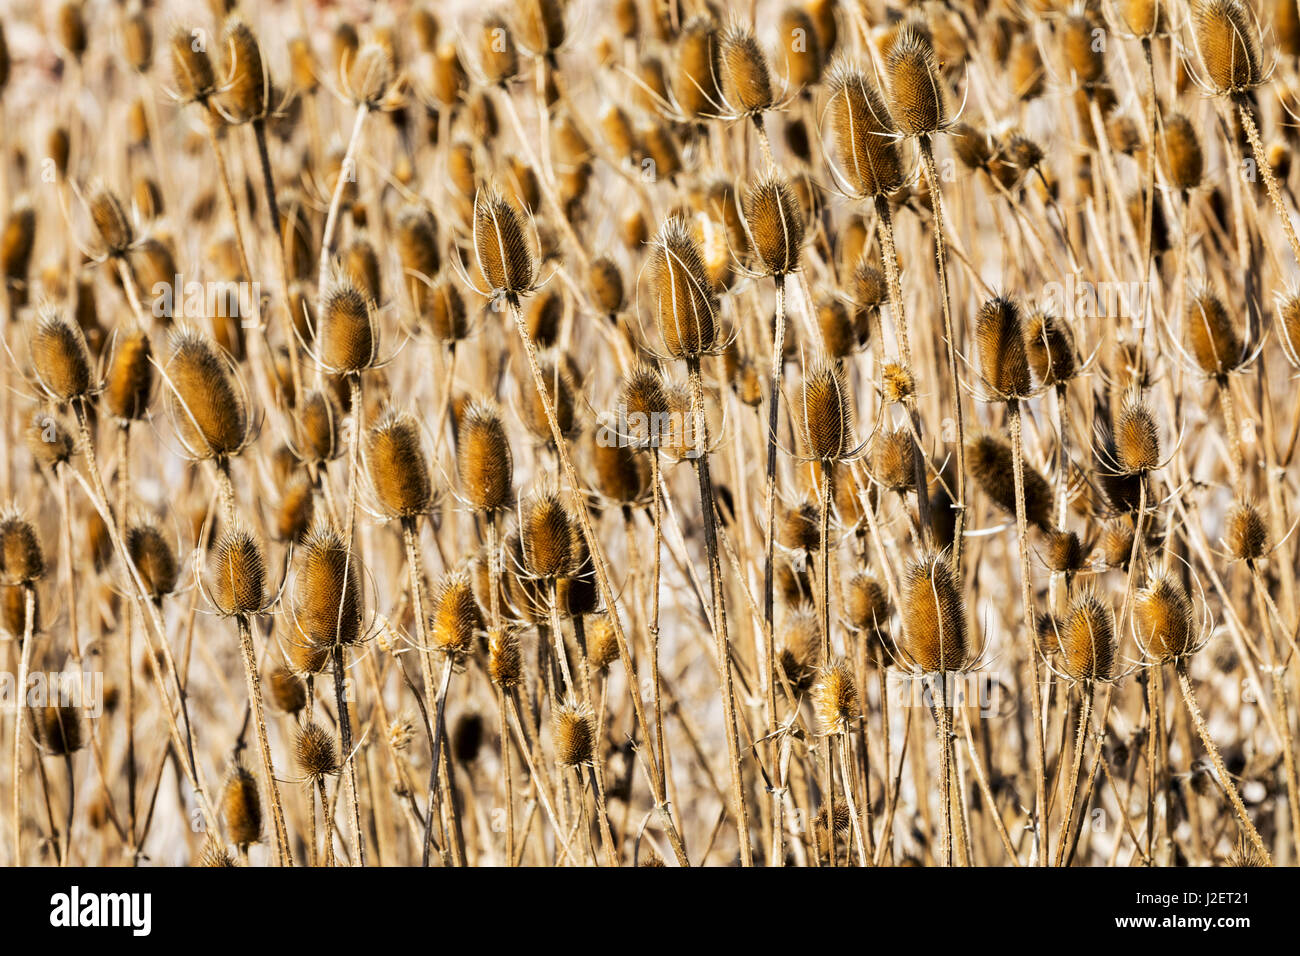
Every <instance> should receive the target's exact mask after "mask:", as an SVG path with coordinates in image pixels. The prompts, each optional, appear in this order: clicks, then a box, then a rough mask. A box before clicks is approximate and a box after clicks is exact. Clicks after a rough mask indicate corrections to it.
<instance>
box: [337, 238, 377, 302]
mask: <svg viewBox="0 0 1300 956" xmlns="http://www.w3.org/2000/svg"><path fill="white" fill-rule="evenodd" d="M341 262H342V271H343V272H344V273H345V274H346V275H347V277H348V279H350V280H351V281H352V283H353V284H354V285H356V287H357V288H358V289H360V290H361V293H362V294H363V295H364V296H365V297H366V298H367V299H368V300H369V301H370V302H371V303H378V302H381V301H383V286H382V283H381V279H380V272H379V253H378V252H376V251H375V246H374V244H373V243H372V242H371V241H370V240H369V239H368V238H367V237H366V235H365V233H358V234H357V235H356V237H355V238H354V239H353V240H352V241H351V242H349V243H348V244H347V246H346V247H345V248H344V249H343V255H342V259H341Z"/></svg>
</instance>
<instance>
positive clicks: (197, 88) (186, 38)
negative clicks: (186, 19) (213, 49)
mask: <svg viewBox="0 0 1300 956" xmlns="http://www.w3.org/2000/svg"><path fill="white" fill-rule="evenodd" d="M202 37H203V31H201V30H199V29H197V28H193V29H188V30H187V29H186V28H184V27H182V26H179V25H178V26H177V27H176V29H174V30H173V31H172V35H171V51H172V84H173V85H174V86H175V87H176V92H177V94H178V95H179V96H180V98H181V102H183V103H192V102H196V101H197V102H206V101H207V99H208V97H210V96H211V95H212V94H213V93H214V92H215V91H216V88H217V75H216V72H215V71H214V70H213V68H212V60H211V58H210V57H209V56H208V52H207V50H206V49H205V47H204V45H203V40H202Z"/></svg>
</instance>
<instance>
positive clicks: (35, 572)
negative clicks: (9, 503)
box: [0, 509, 45, 584]
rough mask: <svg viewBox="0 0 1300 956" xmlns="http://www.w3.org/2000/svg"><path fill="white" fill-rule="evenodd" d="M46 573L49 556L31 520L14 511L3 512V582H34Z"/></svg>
mask: <svg viewBox="0 0 1300 956" xmlns="http://www.w3.org/2000/svg"><path fill="white" fill-rule="evenodd" d="M44 574H45V555H44V553H43V552H42V551H41V542H40V539H39V538H38V537H37V536H36V529H35V528H34V527H33V526H32V524H31V522H30V521H28V520H27V519H26V518H24V517H23V516H22V515H21V514H19V513H18V512H17V511H14V510H12V509H11V510H8V511H6V512H4V514H3V515H0V581H3V582H4V583H5V584H31V583H32V582H34V581H36V580H37V579H38V578H40V577H41V576H42V575H44Z"/></svg>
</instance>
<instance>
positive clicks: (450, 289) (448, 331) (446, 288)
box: [421, 276, 470, 345]
mask: <svg viewBox="0 0 1300 956" xmlns="http://www.w3.org/2000/svg"><path fill="white" fill-rule="evenodd" d="M421 297H422V299H423V301H424V302H425V303H426V304H427V306H428V308H427V310H426V311H425V314H424V319H425V322H426V323H427V325H428V327H429V331H430V332H431V333H432V334H433V337H434V338H435V339H437V340H438V341H439V342H441V343H442V344H444V345H453V344H454V343H456V342H459V341H460V340H461V339H463V338H465V337H466V336H468V335H469V333H470V323H469V318H468V316H467V315H466V312H465V298H464V296H462V295H461V294H460V289H458V288H457V287H456V285H455V284H454V283H453V282H452V281H451V280H450V279H448V278H447V277H446V276H442V277H441V278H439V279H438V280H437V281H436V282H434V284H433V286H432V288H429V289H427V290H425V291H424V292H421Z"/></svg>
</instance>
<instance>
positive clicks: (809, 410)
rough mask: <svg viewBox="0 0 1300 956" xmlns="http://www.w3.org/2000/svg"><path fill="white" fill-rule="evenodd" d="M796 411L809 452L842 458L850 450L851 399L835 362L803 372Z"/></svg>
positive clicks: (824, 457)
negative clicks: (801, 390) (797, 410)
mask: <svg viewBox="0 0 1300 956" xmlns="http://www.w3.org/2000/svg"><path fill="white" fill-rule="evenodd" d="M799 412H800V417H801V418H802V421H801V424H802V425H803V439H804V443H805V445H806V446H807V450H808V454H809V455H811V456H812V457H813V458H816V459H818V460H819V461H842V460H843V459H845V458H848V457H849V456H850V455H851V454H852V453H853V448H854V444H855V439H854V437H853V418H854V413H853V402H852V396H851V395H850V394H849V386H848V382H847V380H846V378H845V375H844V370H843V369H842V368H841V367H840V366H839V365H837V364H835V363H833V362H832V363H822V364H818V365H816V366H814V367H813V368H812V369H810V370H809V371H808V372H807V373H805V375H804V380H803V393H802V395H801V397H800V408H799Z"/></svg>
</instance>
